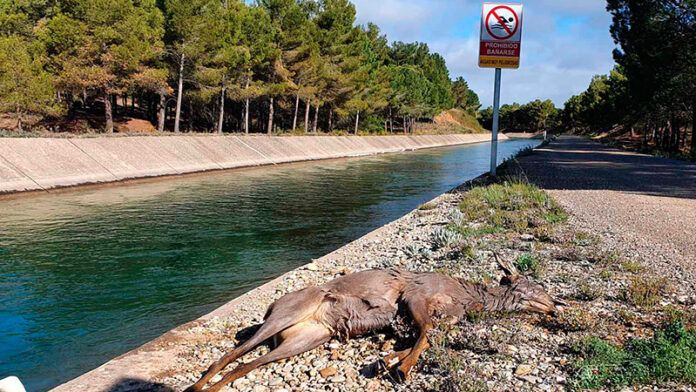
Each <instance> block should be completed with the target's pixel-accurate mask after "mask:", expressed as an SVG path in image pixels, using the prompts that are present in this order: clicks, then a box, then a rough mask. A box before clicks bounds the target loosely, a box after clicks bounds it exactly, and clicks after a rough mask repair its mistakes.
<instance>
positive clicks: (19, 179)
mask: <svg viewBox="0 0 696 392" xmlns="http://www.w3.org/2000/svg"><path fill="white" fill-rule="evenodd" d="M489 138H490V135H489V134H454V135H422V136H297V137H273V136H201V135H197V136H134V137H97V138H68V139H63V138H25V139H24V138H0V194H2V193H14V192H23V191H40V190H44V191H45V190H50V189H54V188H61V187H70V186H76V185H85V184H97V183H107V182H115V181H122V180H129V179H136V178H148V177H159V176H168V175H177V174H185V173H194V172H203V171H209V170H224V169H232V168H239V167H245V166H260V165H271V164H279V163H287V162H297V161H309V160H318V159H332V158H345V157H354V156H363V155H372V154H381V153H389V152H398V151H406V150H417V149H423V148H431V147H442V146H452V145H459V144H469V143H479V142H485V141H488V140H489Z"/></svg>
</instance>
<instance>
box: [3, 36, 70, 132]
mask: <svg viewBox="0 0 696 392" xmlns="http://www.w3.org/2000/svg"><path fill="white" fill-rule="evenodd" d="M54 97H55V92H54V89H53V83H52V79H51V76H50V74H48V73H47V72H45V71H44V70H43V68H42V64H41V63H40V61H39V60H38V59H36V58H34V57H33V56H32V54H31V48H30V45H29V44H28V43H27V42H26V41H25V39H24V38H22V37H19V36H9V37H0V112H1V113H14V114H15V116H16V119H17V129H18V130H20V131H21V130H23V119H24V116H25V115H26V114H28V113H32V114H41V115H45V114H49V115H56V114H59V113H60V107H59V106H58V105H57V104H56V102H55V100H54Z"/></svg>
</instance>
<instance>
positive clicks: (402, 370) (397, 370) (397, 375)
mask: <svg viewBox="0 0 696 392" xmlns="http://www.w3.org/2000/svg"><path fill="white" fill-rule="evenodd" d="M410 372H411V367H410V366H404V365H401V366H396V367H394V368H393V369H392V374H393V376H394V379H395V380H396V381H397V382H400V383H401V382H405V381H407V380H408V379H409V373H410Z"/></svg>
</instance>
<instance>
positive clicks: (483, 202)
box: [459, 182, 567, 236]
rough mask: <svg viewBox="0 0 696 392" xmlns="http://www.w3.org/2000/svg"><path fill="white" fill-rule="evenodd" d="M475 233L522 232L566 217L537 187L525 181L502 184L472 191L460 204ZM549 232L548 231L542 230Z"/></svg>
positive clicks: (551, 223)
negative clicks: (475, 226) (474, 224)
mask: <svg viewBox="0 0 696 392" xmlns="http://www.w3.org/2000/svg"><path fill="white" fill-rule="evenodd" d="M459 208H460V210H461V212H462V213H463V214H464V217H465V218H466V220H467V221H469V222H476V223H479V224H480V226H479V227H477V231H476V232H470V233H464V235H465V236H467V234H472V235H473V234H478V233H480V232H484V233H485V232H490V231H495V232H499V231H504V230H512V231H515V232H519V233H525V232H528V231H530V230H535V229H538V228H539V227H544V226H547V225H554V224H557V223H560V222H564V221H565V220H567V214H566V213H565V212H564V211H563V210H562V209H561V208H560V207H559V206H558V205H557V204H556V203H555V202H554V201H553V199H551V197H550V196H549V195H548V194H546V193H545V192H544V191H542V190H541V189H539V188H538V187H536V186H534V185H531V184H528V183H525V182H504V183H500V184H492V185H488V186H485V187H483V186H482V187H475V188H473V189H471V190H470V191H469V192H468V193H467V194H466V196H465V197H464V199H463V200H462V202H461V203H460V205H459ZM544 231H545V232H549V231H550V230H548V229H547V230H544Z"/></svg>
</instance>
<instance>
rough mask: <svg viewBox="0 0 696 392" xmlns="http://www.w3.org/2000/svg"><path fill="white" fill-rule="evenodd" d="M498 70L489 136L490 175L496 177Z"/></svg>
mask: <svg viewBox="0 0 696 392" xmlns="http://www.w3.org/2000/svg"><path fill="white" fill-rule="evenodd" d="M500 74H501V70H500V68H496V69H495V90H494V92H493V134H492V135H491V137H492V139H491V175H492V176H495V175H496V168H497V167H498V122H499V120H500Z"/></svg>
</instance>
